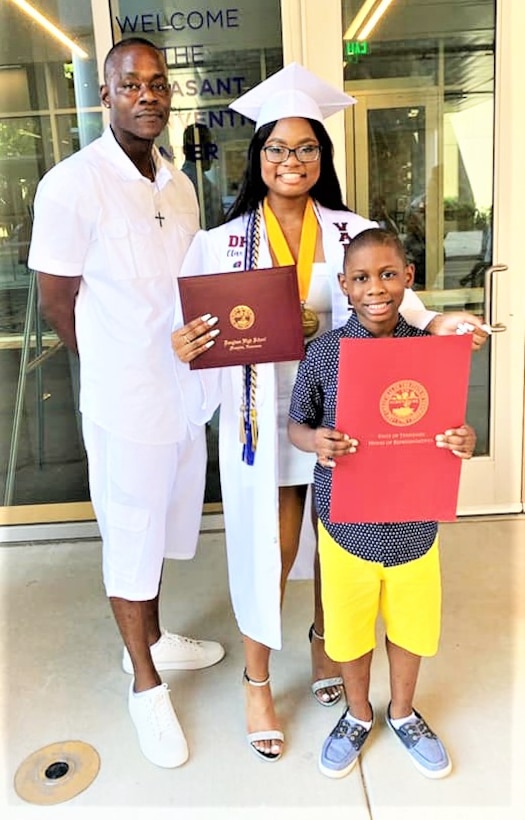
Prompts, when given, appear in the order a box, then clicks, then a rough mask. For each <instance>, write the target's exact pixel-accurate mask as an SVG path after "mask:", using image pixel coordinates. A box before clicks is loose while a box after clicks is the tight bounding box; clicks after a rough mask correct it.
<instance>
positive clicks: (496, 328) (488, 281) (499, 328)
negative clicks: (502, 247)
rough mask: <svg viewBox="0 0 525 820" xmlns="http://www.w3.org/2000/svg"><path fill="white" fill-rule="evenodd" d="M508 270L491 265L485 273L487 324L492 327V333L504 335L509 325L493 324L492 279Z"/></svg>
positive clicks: (505, 267) (501, 266) (504, 266)
mask: <svg viewBox="0 0 525 820" xmlns="http://www.w3.org/2000/svg"><path fill="white" fill-rule="evenodd" d="M504 270H508V266H507V265H490V266H489V267H488V268H487V270H486V271H485V314H484V318H485V324H487V325H488V326H489V327H490V330H491V332H492V333H502V332H503V331H504V330H507V325H504V324H502V323H501V322H496V324H494V325H493V324H492V277H493V275H494V274H495V273H498V272H499V271H504Z"/></svg>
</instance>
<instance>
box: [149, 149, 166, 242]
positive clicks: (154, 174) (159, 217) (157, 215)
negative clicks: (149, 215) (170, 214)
mask: <svg viewBox="0 0 525 820" xmlns="http://www.w3.org/2000/svg"><path fill="white" fill-rule="evenodd" d="M150 163H151V173H152V174H153V184H154V185H155V190H156V192H157V193H158V194H160V190H159V186H158V185H157V173H156V168H155V163H154V162H153V157H150ZM155 219H158V222H159V226H160V227H161V228H163V227H164V226H163V224H162V223H163V221H164V220H165V219H166V217H165V216H163V215H162V214H161V212H160V208H158V209H157V213H156V214H155Z"/></svg>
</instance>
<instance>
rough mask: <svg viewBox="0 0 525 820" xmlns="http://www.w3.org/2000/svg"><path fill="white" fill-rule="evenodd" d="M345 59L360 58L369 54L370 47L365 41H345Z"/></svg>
mask: <svg viewBox="0 0 525 820" xmlns="http://www.w3.org/2000/svg"><path fill="white" fill-rule="evenodd" d="M344 53H345V57H360V56H361V55H362V54H370V47H369V45H368V43H367V41H366V40H345V41H344Z"/></svg>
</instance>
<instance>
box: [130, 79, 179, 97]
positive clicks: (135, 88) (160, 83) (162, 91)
mask: <svg viewBox="0 0 525 820" xmlns="http://www.w3.org/2000/svg"><path fill="white" fill-rule="evenodd" d="M120 88H121V89H122V91H123V92H124V94H126V96H127V97H138V96H139V94H143V93H144V91H146V90H147V91H150V92H151V93H152V94H154V95H155V96H156V97H166V96H167V95H168V94H170V93H171V85H170V84H169V83H167V82H166V81H165V80H153V82H151V83H139V82H138V81H136V80H126V81H125V82H123V83H121V85H120Z"/></svg>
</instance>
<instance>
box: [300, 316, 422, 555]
mask: <svg viewBox="0 0 525 820" xmlns="http://www.w3.org/2000/svg"><path fill="white" fill-rule="evenodd" d="M393 335H394V336H428V333H427V332H426V331H424V330H418V329H417V328H415V327H412V326H411V325H409V324H407V322H405V320H404V319H403V317H402V316H400V317H399V321H398V323H397V325H396V328H395V330H394V334H393ZM347 337H350V338H353V339H355V338H358V339H371V338H374V337H373V336H372V334H371V333H369V332H368V330H366V329H365V328H364V327H363V326H362V325H361V323H360V322H359V319H358V318H357V316H356V314H355V312H352V314H351V316H350V318H349V320H348V322H347V323H346V325H344V327H340V328H337V329H336V330H331V331H329V332H327V333H324V334H322V335H321V336H319V337H318V338H317V339H314V340H313V341H312V342H310V343H309V344H308V346H307V349H306V355H305V358H304V359H303V360H302V361H301V362H300V364H299V369H298V372H297V378H296V380H295V385H294V389H293V392H292V398H291V402H290V412H289V415H290V418H291V419H292V421H295V422H298V423H299V424H307V425H308V426H309V427H312V428H317V427H329V428H331V429H334V428H335V414H336V402H337V377H338V369H339V342H340V340H341V339H344V338H347ZM332 474H333V468H330V467H323V466H321V464H319V463H317V464H316V465H315V469H314V488H315V504H316V508H317V514H318V516H319V518H320V520H321V521H322V523H323V526H324V527H325V529H326V530H327V531H328V533H329V534H330V535H331V537H332V538H333V539H334V541H336V542H337V543H338V544H339V545H340V546H341V547H343V548H344V549H346V550H348V552H351V553H352V554H353V555H356V556H357V557H358V558H363V559H364V560H365V561H375V562H378V563H381V564H383V565H384V566H385V567H394V566H398V565H399V564H407V563H408V562H409V561H414V560H415V559H417V558H421V556H423V555H424V554H425V553H426V552H428V550H429V549H430V547H431V546H432V544H433V543H434V540H435V538H436V535H437V530H438V525H437V522H436V521H406V522H401V523H399V522H396V523H391V524H333V523H331V522H330V496H331V491H332ZM378 491H380V487H378Z"/></svg>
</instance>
